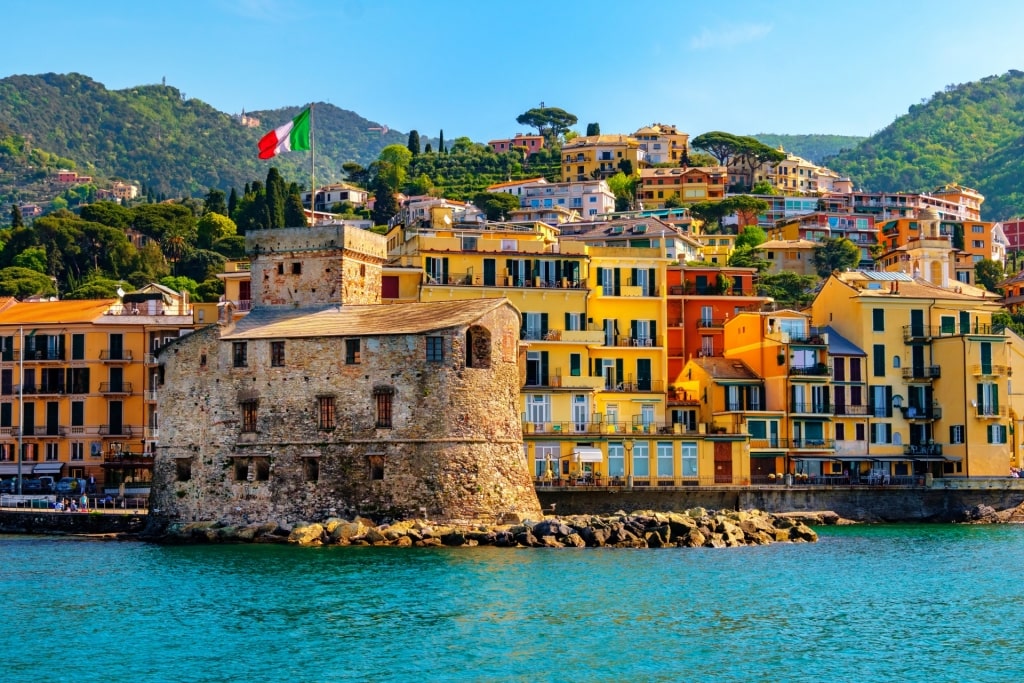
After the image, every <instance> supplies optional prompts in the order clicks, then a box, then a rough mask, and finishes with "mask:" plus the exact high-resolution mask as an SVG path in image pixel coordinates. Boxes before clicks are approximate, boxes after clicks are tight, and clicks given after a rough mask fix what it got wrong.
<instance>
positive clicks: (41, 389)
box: [3, 382, 66, 396]
mask: <svg viewBox="0 0 1024 683" xmlns="http://www.w3.org/2000/svg"><path fill="white" fill-rule="evenodd" d="M5 388H6V387H5ZM65 388H66V387H65V385H64V384H54V383H50V382H47V383H45V384H15V385H14V386H13V387H11V391H10V392H7V391H4V392H3V393H4V394H8V393H12V394H19V393H20V394H23V395H25V396H30V395H32V396H43V395H46V394H63V393H65V391H64V390H65Z"/></svg>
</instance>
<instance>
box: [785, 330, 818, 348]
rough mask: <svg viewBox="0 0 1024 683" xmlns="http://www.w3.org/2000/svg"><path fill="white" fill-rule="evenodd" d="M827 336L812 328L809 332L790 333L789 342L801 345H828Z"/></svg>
mask: <svg viewBox="0 0 1024 683" xmlns="http://www.w3.org/2000/svg"><path fill="white" fill-rule="evenodd" d="M826 339H827V337H826V336H825V335H824V334H822V333H820V332H817V331H816V329H813V328H812V329H811V331H810V332H809V333H807V334H790V335H789V343H790V344H797V345H799V346H828V342H827V341H826Z"/></svg>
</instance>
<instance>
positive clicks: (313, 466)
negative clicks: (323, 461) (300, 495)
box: [302, 458, 320, 482]
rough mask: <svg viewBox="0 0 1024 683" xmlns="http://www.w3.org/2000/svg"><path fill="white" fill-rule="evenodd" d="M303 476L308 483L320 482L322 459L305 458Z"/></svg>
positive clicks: (303, 460)
mask: <svg viewBox="0 0 1024 683" xmlns="http://www.w3.org/2000/svg"><path fill="white" fill-rule="evenodd" d="M302 476H303V478H304V479H305V480H306V481H314V482H315V481H320V458H303V459H302Z"/></svg>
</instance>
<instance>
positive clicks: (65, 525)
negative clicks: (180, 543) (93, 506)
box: [0, 509, 146, 535]
mask: <svg viewBox="0 0 1024 683" xmlns="http://www.w3.org/2000/svg"><path fill="white" fill-rule="evenodd" d="M145 526H146V514H145V513H131V512H127V513H123V512H118V513H105V512H52V511H47V510H10V509H8V510H0V534H71V535H109V534H137V533H139V532H140V531H142V529H143V528H145Z"/></svg>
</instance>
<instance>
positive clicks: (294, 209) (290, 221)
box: [284, 183, 308, 228]
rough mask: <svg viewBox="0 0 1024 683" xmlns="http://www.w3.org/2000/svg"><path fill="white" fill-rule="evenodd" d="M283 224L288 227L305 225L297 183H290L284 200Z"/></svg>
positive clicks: (304, 214)
mask: <svg viewBox="0 0 1024 683" xmlns="http://www.w3.org/2000/svg"><path fill="white" fill-rule="evenodd" d="M284 224H285V226H287V227H289V228H298V227H305V226H306V225H308V223H307V222H306V212H305V211H303V210H302V196H301V195H300V194H299V188H298V185H295V184H294V183H292V187H291V188H290V190H289V192H288V197H287V199H285V202H284Z"/></svg>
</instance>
